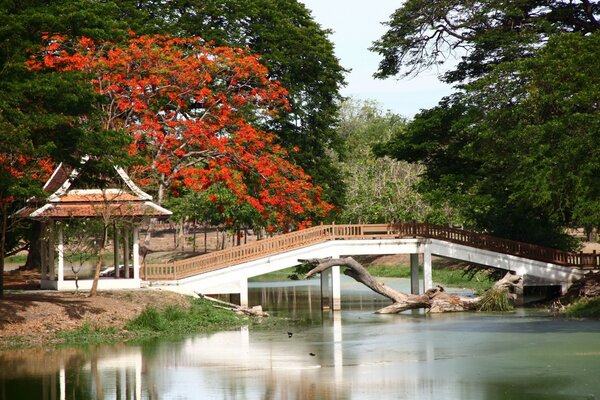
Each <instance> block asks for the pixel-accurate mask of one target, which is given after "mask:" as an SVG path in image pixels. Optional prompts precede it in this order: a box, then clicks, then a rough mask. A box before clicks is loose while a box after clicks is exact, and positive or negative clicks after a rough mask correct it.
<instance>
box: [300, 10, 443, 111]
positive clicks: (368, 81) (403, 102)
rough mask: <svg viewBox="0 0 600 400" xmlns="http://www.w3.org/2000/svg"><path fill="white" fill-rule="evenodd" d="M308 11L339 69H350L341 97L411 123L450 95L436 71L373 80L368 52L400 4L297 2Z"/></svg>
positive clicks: (375, 60)
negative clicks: (324, 32)
mask: <svg viewBox="0 0 600 400" xmlns="http://www.w3.org/2000/svg"><path fill="white" fill-rule="evenodd" d="M300 1H301V2H302V3H304V4H305V5H306V7H307V8H308V9H309V10H311V11H312V15H313V18H314V20H315V21H316V22H317V23H319V24H320V25H321V27H322V28H324V29H330V30H332V31H333V34H332V35H331V36H330V37H329V38H330V40H331V41H332V42H333V44H334V46H335V53H336V56H337V57H338V58H339V59H340V63H341V65H342V67H344V68H346V69H350V70H351V72H350V73H349V74H348V75H347V76H346V81H347V82H348V85H347V86H346V87H345V88H343V89H342V91H341V93H342V95H343V96H351V97H354V98H357V99H362V100H375V101H377V102H378V103H379V104H380V106H381V109H382V110H384V111H385V110H390V111H392V112H393V113H395V114H399V115H402V116H404V117H407V118H412V117H413V116H414V115H415V114H416V113H417V112H419V110H421V109H424V108H431V107H433V106H435V105H436V104H437V103H438V101H439V100H440V99H441V98H442V97H443V96H445V95H447V94H449V93H450V92H451V88H450V86H448V85H446V84H444V83H442V82H440V81H439V80H438V78H437V74H438V73H437V71H435V70H434V71H426V72H424V73H421V74H420V75H419V76H417V77H416V78H412V79H403V80H398V79H397V78H392V79H386V80H380V79H375V78H373V73H375V72H376V71H377V66H378V64H379V59H380V58H379V55H378V54H376V53H373V52H371V51H369V50H368V48H369V47H371V45H372V43H373V41H375V40H377V39H379V38H380V37H381V35H383V33H385V31H386V26H384V25H382V22H385V21H388V20H389V17H390V15H391V14H392V13H393V12H394V10H395V9H396V8H398V7H399V6H400V4H401V1H399V0H371V1H365V0H300Z"/></svg>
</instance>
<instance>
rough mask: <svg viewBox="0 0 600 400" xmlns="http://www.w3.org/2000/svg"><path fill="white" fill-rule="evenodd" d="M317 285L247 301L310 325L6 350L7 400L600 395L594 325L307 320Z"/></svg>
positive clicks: (464, 318)
mask: <svg viewBox="0 0 600 400" xmlns="http://www.w3.org/2000/svg"><path fill="white" fill-rule="evenodd" d="M342 284H344V282H342ZM402 284H403V285H406V284H408V282H404V283H402ZM314 286H316V285H313V287H311V288H310V289H308V288H302V287H299V286H296V287H293V286H289V287H286V288H285V290H283V291H280V290H279V288H270V289H273V291H272V292H270V293H269V294H264V293H262V288H252V291H256V293H254V294H251V296H254V295H256V296H257V297H259V298H260V297H261V296H263V295H268V296H269V298H270V299H271V300H272V299H273V298H275V299H280V300H281V303H280V304H279V307H280V311H276V313H277V312H279V313H280V314H281V315H286V309H287V308H288V307H290V304H295V305H296V307H297V309H296V312H295V315H296V319H300V320H302V319H303V318H305V319H306V321H305V322H304V323H299V324H298V323H294V324H292V323H290V324H289V325H286V323H285V320H283V321H284V322H281V321H280V322H279V324H276V325H274V327H271V328H269V329H264V330H263V329H253V330H250V331H249V330H247V329H241V330H233V331H228V332H220V333H216V334H212V335H198V336H194V337H189V338H187V339H184V340H179V341H168V340H165V341H157V342H147V343H145V344H143V345H136V346H123V345H119V346H113V347H97V348H93V347H92V348H88V349H61V350H57V351H48V352H39V351H32V352H27V351H19V352H1V353H0V399H1V400H8V399H10V400H13V399H48V400H58V399H80V400H87V399H101V400H104V399H111V400H115V399H119V400H120V399H152V400H154V399H156V400H158V399H200V398H201V399H290V400H292V399H302V400H305V399H308V400H310V399H361V400H362V399H376V400H381V399H387V398H410V399H412V398H415V399H416V398H418V399H441V398H443V399H466V398H469V399H487V400H497V399H501V398H502V399H503V398H545V399H546V398H556V399H558V398H599V397H600V382H598V380H597V373H598V371H600V357H598V355H599V354H600V353H598V349H600V335H598V333H600V322H598V321H564V320H556V319H553V318H548V316H547V314H544V315H540V314H536V311H535V310H531V311H519V312H520V314H502V315H497V314H496V315H490V314H482V313H464V314H453V315H413V314H410V313H405V314H403V315H376V314H373V313H372V311H373V310H374V309H375V308H376V307H373V308H372V309H370V310H369V307H368V303H369V302H371V301H373V300H372V299H369V298H368V297H365V298H364V299H363V300H362V303H361V300H360V299H359V298H354V297H353V298H352V299H350V300H349V301H347V302H346V301H345V302H344V310H343V311H342V312H323V313H321V311H320V310H319V309H318V305H317V306H316V308H314V309H313V311H312V317H310V316H309V313H310V311H309V310H308V309H307V310H305V311H306V313H304V314H303V310H302V309H303V307H304V305H303V304H304V301H305V300H302V299H303V298H304V299H308V298H310V297H308V296H306V294H304V293H302V292H303V291H305V290H307V291H308V290H310V291H311V293H312V292H313V289H314ZM350 291H352V289H351V290H350ZM286 293H287V300H286ZM294 295H295V297H294ZM311 297H313V296H311ZM306 301H307V300H306ZM360 304H362V307H363V310H359V309H358V308H359V307H360ZM527 313H529V314H527ZM532 313H533V314H532ZM288 331H289V332H291V333H292V337H289V335H288V333H287V332H288ZM311 354H314V355H311ZM594 396H596V397H594Z"/></svg>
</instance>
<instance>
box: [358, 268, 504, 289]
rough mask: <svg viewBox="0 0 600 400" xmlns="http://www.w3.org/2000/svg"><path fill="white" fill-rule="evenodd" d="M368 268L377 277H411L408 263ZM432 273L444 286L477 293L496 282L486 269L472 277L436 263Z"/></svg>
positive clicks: (458, 269) (460, 269)
mask: <svg viewBox="0 0 600 400" xmlns="http://www.w3.org/2000/svg"><path fill="white" fill-rule="evenodd" d="M434 264H435V263H434ZM368 270H369V272H370V273H371V274H372V275H374V276H377V277H384V278H410V267H408V266H406V265H398V266H388V265H382V266H371V267H368ZM431 273H432V275H433V281H434V282H436V283H439V284H440V285H442V286H448V287H460V288H467V289H472V290H474V291H475V292H476V293H483V292H485V291H486V290H488V289H490V288H491V287H492V285H493V284H494V282H493V281H492V280H490V278H489V276H488V274H487V272H485V271H478V272H476V273H475V274H474V275H473V276H472V277H470V276H469V274H467V273H465V271H464V270H463V269H462V268H448V267H444V266H443V265H434V266H433V268H432V272H431Z"/></svg>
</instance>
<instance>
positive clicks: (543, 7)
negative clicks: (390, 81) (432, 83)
mask: <svg viewBox="0 0 600 400" xmlns="http://www.w3.org/2000/svg"><path fill="white" fill-rule="evenodd" d="M599 15H600V3H598V2H597V1H581V2H565V1H543V2H540V1H536V0H519V1H507V2H504V1H495V0H475V1H466V0H437V1H429V0H407V1H405V2H404V3H403V4H402V6H401V7H400V8H399V9H397V10H396V11H395V12H394V14H393V15H392V16H391V18H390V21H389V22H387V25H388V30H387V32H386V33H385V34H384V35H383V36H382V37H381V39H379V40H378V41H376V42H375V43H374V45H373V47H372V50H373V51H376V52H377V53H379V54H380V55H381V56H382V61H381V62H380V65H379V71H378V72H377V76H378V77H389V76H393V75H401V76H408V75H411V74H413V73H418V72H420V71H422V70H424V69H428V68H430V67H432V66H437V65H439V64H443V63H445V62H446V61H447V60H453V59H454V57H456V58H459V57H460V59H461V61H460V62H459V63H458V64H457V66H456V67H455V68H454V69H453V70H450V71H449V72H448V73H447V74H446V76H445V80H446V81H448V82H461V81H466V80H469V79H472V78H477V77H481V76H483V75H485V74H487V73H488V72H489V71H490V70H491V69H492V68H493V66H494V65H498V64H500V63H503V62H507V61H513V60H516V59H520V58H523V57H529V56H531V55H533V54H535V52H536V50H537V49H538V48H539V45H540V44H541V43H545V42H546V41H547V40H548V38H549V37H550V36H551V35H553V34H557V33H561V32H576V33H578V34H589V33H592V32H596V31H598V29H600V23H598V16H599ZM451 56H454V57H451Z"/></svg>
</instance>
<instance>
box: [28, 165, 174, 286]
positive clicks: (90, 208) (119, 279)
mask: <svg viewBox="0 0 600 400" xmlns="http://www.w3.org/2000/svg"><path fill="white" fill-rule="evenodd" d="M114 171H115V172H116V174H115V177H114V178H116V179H113V180H112V181H113V182H116V183H115V184H114V185H111V186H113V187H110V188H104V189H87V188H77V186H78V185H77V183H78V179H77V178H78V177H79V171H78V170H77V169H72V168H69V167H67V166H64V165H63V164H61V165H59V166H58V167H57V168H56V170H55V171H54V173H53V174H52V176H51V177H50V178H49V179H48V181H47V182H46V184H45V185H44V190H45V191H46V192H47V193H49V194H50V195H49V196H48V197H47V198H46V199H44V200H42V201H39V199H31V200H30V202H29V205H28V207H26V208H24V209H23V210H21V211H20V212H19V215H20V216H21V217H28V218H30V219H33V220H37V221H39V222H40V223H41V226H42V232H43V234H42V235H41V239H40V240H39V252H40V255H41V257H40V258H41V265H40V267H41V280H40V284H41V288H42V289H54V290H65V291H69V290H78V289H79V290H89V289H91V287H92V284H93V279H65V269H66V268H70V267H71V266H68V265H65V260H66V259H65V252H68V251H69V247H68V246H66V245H65V240H64V234H63V228H64V226H65V224H66V223H69V221H74V220H82V219H83V220H85V219H100V220H101V221H103V223H104V224H107V225H108V224H110V226H111V228H112V233H113V235H112V242H113V254H114V256H113V263H112V264H113V265H112V267H110V266H109V268H108V269H107V270H105V271H104V273H103V274H102V275H103V276H102V277H101V278H100V279H99V281H98V290H111V289H133V288H140V286H141V282H142V281H141V278H140V246H139V240H140V235H139V227H140V224H141V223H142V222H143V221H144V220H146V219H148V218H167V217H169V216H170V215H171V214H172V213H171V212H170V211H169V210H167V209H165V208H163V207H161V206H159V205H158V204H156V203H154V202H152V196H150V195H149V194H148V193H145V192H144V191H142V190H141V189H140V188H139V187H138V186H137V185H136V184H135V183H134V182H133V181H132V180H131V178H130V177H129V176H128V175H127V173H126V172H125V171H124V170H123V169H122V168H120V167H114ZM121 242H122V243H121ZM115 271H118V272H115ZM107 272H109V273H110V275H112V276H110V277H109V276H106V275H109V274H108V273H107ZM76 276H77V275H76Z"/></svg>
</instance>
